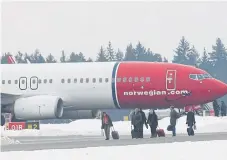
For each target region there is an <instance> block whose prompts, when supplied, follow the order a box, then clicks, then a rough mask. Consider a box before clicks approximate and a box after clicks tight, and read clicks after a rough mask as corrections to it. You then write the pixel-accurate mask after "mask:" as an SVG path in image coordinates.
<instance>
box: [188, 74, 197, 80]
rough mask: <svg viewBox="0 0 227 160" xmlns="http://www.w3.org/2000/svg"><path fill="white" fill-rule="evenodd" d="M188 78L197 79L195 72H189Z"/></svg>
mask: <svg viewBox="0 0 227 160" xmlns="http://www.w3.org/2000/svg"><path fill="white" fill-rule="evenodd" d="M189 78H190V79H194V80H197V75H196V74H190V75H189Z"/></svg>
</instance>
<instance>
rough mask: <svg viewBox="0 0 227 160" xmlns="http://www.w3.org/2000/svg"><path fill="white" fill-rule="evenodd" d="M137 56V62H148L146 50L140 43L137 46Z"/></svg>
mask: <svg viewBox="0 0 227 160" xmlns="http://www.w3.org/2000/svg"><path fill="white" fill-rule="evenodd" d="M135 56H136V59H137V61H147V58H148V56H147V54H146V49H145V47H144V46H142V44H141V43H140V42H138V44H137V45H136V49H135Z"/></svg>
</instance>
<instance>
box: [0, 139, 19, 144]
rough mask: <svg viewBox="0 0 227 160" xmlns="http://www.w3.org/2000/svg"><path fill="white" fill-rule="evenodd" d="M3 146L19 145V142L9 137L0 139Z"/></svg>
mask: <svg viewBox="0 0 227 160" xmlns="http://www.w3.org/2000/svg"><path fill="white" fill-rule="evenodd" d="M5 144H20V142H19V141H18V140H14V139H11V138H9V137H1V145H5Z"/></svg>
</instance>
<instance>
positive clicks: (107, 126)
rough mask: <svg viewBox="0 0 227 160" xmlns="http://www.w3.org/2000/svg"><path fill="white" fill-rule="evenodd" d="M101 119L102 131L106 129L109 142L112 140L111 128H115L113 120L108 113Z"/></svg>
mask: <svg viewBox="0 0 227 160" xmlns="http://www.w3.org/2000/svg"><path fill="white" fill-rule="evenodd" d="M101 119H102V126H101V129H104V132H105V136H106V140H109V139H110V127H113V123H112V120H111V118H110V116H109V115H108V114H107V113H106V112H103V114H102V117H101Z"/></svg>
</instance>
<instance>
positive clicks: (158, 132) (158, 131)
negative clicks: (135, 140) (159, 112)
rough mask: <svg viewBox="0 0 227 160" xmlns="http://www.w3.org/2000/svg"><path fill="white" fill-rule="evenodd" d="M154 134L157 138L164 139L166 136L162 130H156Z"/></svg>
mask: <svg viewBox="0 0 227 160" xmlns="http://www.w3.org/2000/svg"><path fill="white" fill-rule="evenodd" d="M156 133H157V135H158V137H165V136H166V134H165V131H164V129H160V128H159V129H157V130H156Z"/></svg>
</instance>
